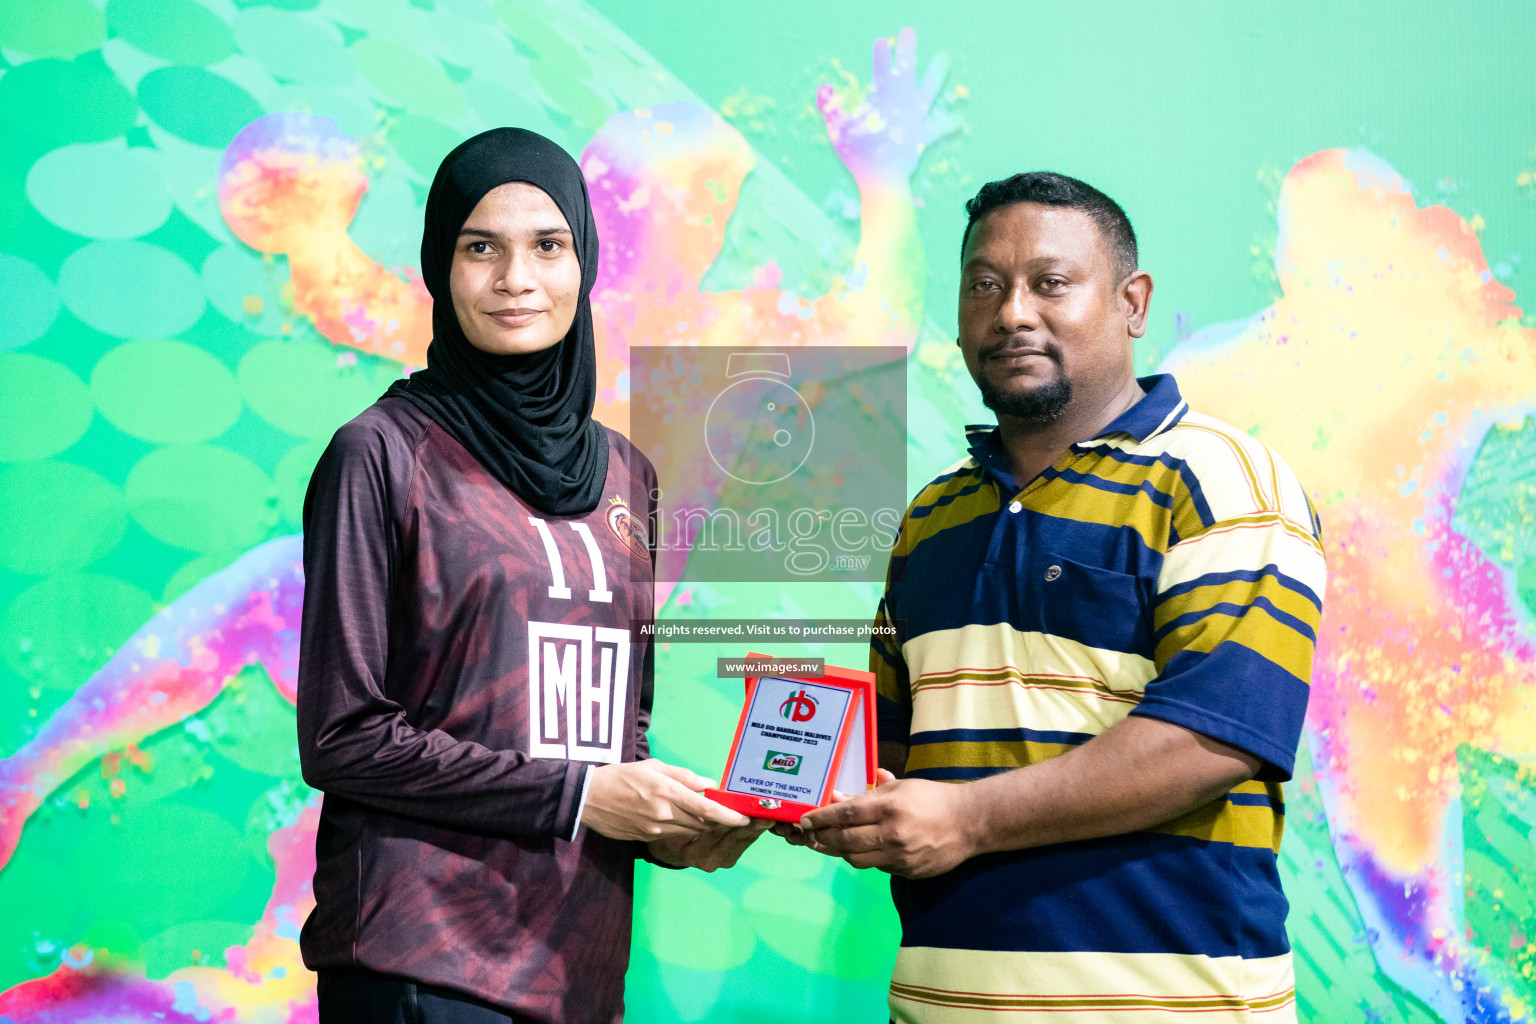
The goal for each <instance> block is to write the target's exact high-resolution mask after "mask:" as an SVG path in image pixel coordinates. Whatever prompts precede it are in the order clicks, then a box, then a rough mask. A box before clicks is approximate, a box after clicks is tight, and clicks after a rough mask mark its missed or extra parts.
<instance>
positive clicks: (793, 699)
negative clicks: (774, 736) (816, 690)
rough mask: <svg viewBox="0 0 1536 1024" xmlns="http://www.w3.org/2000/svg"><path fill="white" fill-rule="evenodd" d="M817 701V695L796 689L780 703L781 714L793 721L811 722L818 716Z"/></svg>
mask: <svg viewBox="0 0 1536 1024" xmlns="http://www.w3.org/2000/svg"><path fill="white" fill-rule="evenodd" d="M816 703H817V701H816V698H815V697H812V696H811V695H810V694H808V693H806V692H805V691H804V690H796V691H795V692H794V693H792V694H790V695H789V699H788V700H786V701H785V702H784V703H782V704H780V705H779V715H780V716H781V717H783V718H787V719H789V720H790V721H791V722H809V721H810V720H811V719H813V718H815V717H816Z"/></svg>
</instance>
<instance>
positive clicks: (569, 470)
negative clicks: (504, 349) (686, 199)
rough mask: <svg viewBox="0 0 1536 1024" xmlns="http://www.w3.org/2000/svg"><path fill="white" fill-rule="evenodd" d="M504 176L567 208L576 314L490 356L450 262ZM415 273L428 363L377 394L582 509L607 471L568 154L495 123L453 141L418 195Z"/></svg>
mask: <svg viewBox="0 0 1536 1024" xmlns="http://www.w3.org/2000/svg"><path fill="white" fill-rule="evenodd" d="M509 181H522V182H527V183H528V184H530V185H534V186H537V187H538V188H541V189H543V190H544V191H545V192H546V193H548V194H549V197H550V198H551V199H553V200H554V201H555V205H556V206H558V207H559V208H560V212H561V213H563V214H564V215H565V220H566V223H567V224H569V225H570V227H571V234H572V236H573V238H574V242H575V247H576V259H577V260H578V261H579V262H580V263H581V295H580V297H579V298H578V299H577V302H576V319H575V320H573V321H572V322H571V329H570V330H569V331H567V332H566V335H565V337H564V338H563V339H561V341H560V342H558V343H557V344H555V345H552V346H551V347H549V348H547V349H545V350H543V351H542V352H531V353H528V354H525V355H492V354H491V353H488V352H482V351H481V350H480V349H477V348H475V346H474V345H472V344H470V342H469V339H468V338H466V337H465V336H464V330H463V328H462V327H460V326H459V318H458V316H457V315H455V313H454V311H453V296H452V295H451V294H450V293H449V290H448V270H449V267H450V266H451V265H452V263H453V252H454V248H455V247H456V246H457V244H458V238H459V229H460V228H462V227H463V226H464V222H465V221H466V220H468V219H469V215H470V213H471V212H472V211H473V210H474V208H475V205H476V204H477V203H479V202H480V200H481V199H482V198H483V197H484V196H485V194H486V193H487V192H489V191H491V189H493V188H496V187H497V186H498V185H505V184H506V183H507V182H509ZM421 276H422V280H423V281H424V282H425V284H426V286H427V291H429V292H430V293H431V294H432V344H431V346H430V347H429V348H428V349H427V368H426V369H425V370H420V371H418V372H416V373H414V374H412V375H411V376H410V377H409V378H407V379H406V380H401V381H396V382H395V384H394V386H393V387H391V388H390V389H389V391H388V392H387V394H389V395H399V396H400V397H402V398H405V399H408V400H409V401H411V402H414V403H415V404H416V405H418V406H420V407H421V408H422V410H423V411H425V412H426V414H427V415H428V416H430V417H432V419H433V420H435V421H436V422H437V424H438V425H439V426H441V427H442V428H443V429H444V430H446V431H447V432H448V433H449V434H451V435H453V437H454V438H455V439H456V440H458V442H459V443H460V444H462V445H463V446H464V447H465V448H467V449H468V450H469V452H470V453H471V454H472V455H474V456H475V458H476V459H478V460H480V463H481V465H483V466H484V467H485V468H486V470H487V471H488V472H489V473H490V474H491V475H492V476H493V477H495V478H496V479H497V480H500V481H501V482H502V483H503V484H505V485H506V486H507V488H508V489H509V490H511V491H512V492H513V493H514V494H516V495H517V496H518V497H520V498H522V499H523V500H524V501H526V502H528V504H530V505H533V506H534V507H535V508H538V509H539V510H541V511H543V512H544V513H546V514H548V515H554V516H569V515H584V514H586V513H588V512H590V511H592V510H593V509H594V508H596V507H597V503H598V501H599V500H601V498H602V491H603V481H604V479H606V477H607V474H608V434H607V432H606V431H605V430H604V429H603V427H602V426H601V424H599V423H598V422H597V421H596V420H594V419H593V418H592V407H593V405H594V404H595V403H596V400H597V349H596V344H595V342H594V340H593V335H592V303H591V296H592V284H593V282H594V281H595V280H596V279H597V226H596V224H594V223H593V219H592V204H591V203H590V202H589V201H588V199H587V183H586V179H584V178H583V177H582V175H581V168H580V167H578V166H576V161H574V160H572V159H571V157H570V155H569V154H567V153H566V152H565V150H563V149H561V148H560V147H559V146H557V145H555V144H554V143H553V142H551V141H549V140H548V139H546V138H545V137H544V136H542V135H537V134H535V133H533V132H530V131H525V130H523V129H521V128H493V129H492V130H490V131H488V132H482V133H481V134H479V135H476V136H475V137H474V138H472V139H469V140H468V141H466V142H464V143H462V144H460V145H459V147H458V148H457V149H455V150H454V151H453V152H452V153H449V154H448V156H447V157H445V158H444V159H443V164H442V166H441V167H439V168H438V169H437V177H435V178H434V179H432V190H431V191H430V192H428V193H427V216H426V225H425V227H424V229H423V231H422V235H421Z"/></svg>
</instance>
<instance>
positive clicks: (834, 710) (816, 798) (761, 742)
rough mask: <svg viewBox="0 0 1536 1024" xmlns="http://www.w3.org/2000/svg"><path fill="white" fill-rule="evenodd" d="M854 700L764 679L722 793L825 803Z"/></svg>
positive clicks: (834, 691)
mask: <svg viewBox="0 0 1536 1024" xmlns="http://www.w3.org/2000/svg"><path fill="white" fill-rule="evenodd" d="M852 698H853V693H852V691H849V690H844V689H840V688H838V687H835V686H819V685H817V684H816V683H806V682H801V681H800V680H798V679H777V678H774V677H772V676H764V677H762V678H761V679H759V680H758V681H757V689H756V690H755V691H753V694H752V705H751V707H749V708H748V709H747V722H746V725H745V726H744V727H743V728H742V730H741V744H740V746H738V747H737V748H736V757H735V759H734V760H733V761H732V762H731V764H730V766H729V767H728V768H727V769H726V778H725V784H724V785H723V786H721V787H720V788H722V789H724V790H726V791H728V792H731V793H739V794H741V795H743V796H755V797H760V798H761V797H767V798H771V799H774V800H785V801H793V802H795V803H800V804H815V803H819V802H820V800H821V794H822V793H823V792H824V791H825V789H826V786H827V776H828V774H829V773H830V772H831V770H832V756H833V754H834V753H835V752H836V750H837V737H838V735H839V734H840V733H841V732H842V729H843V718H844V716H845V715H846V714H847V713H848V703H849V701H850V700H852ZM860 788H862V786H861V787H860ZM855 792H857V790H855Z"/></svg>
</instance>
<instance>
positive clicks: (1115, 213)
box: [960, 171, 1136, 279]
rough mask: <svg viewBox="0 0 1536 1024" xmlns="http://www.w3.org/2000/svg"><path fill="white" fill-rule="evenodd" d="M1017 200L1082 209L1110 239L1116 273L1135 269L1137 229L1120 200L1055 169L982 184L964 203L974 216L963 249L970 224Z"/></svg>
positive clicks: (1122, 273) (961, 242)
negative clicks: (1118, 201) (1058, 172)
mask: <svg viewBox="0 0 1536 1024" xmlns="http://www.w3.org/2000/svg"><path fill="white" fill-rule="evenodd" d="M1014 203H1039V204H1040V205H1042V206H1065V207H1067V208H1069V209H1073V210H1082V211H1083V212H1084V213H1086V214H1088V216H1090V217H1092V218H1093V221H1094V223H1095V224H1097V225H1098V226H1099V231H1100V232H1102V233H1103V235H1104V238H1105V239H1106V240H1107V241H1108V242H1109V244H1110V248H1111V255H1112V257H1113V259H1114V265H1115V276H1116V277H1117V278H1120V279H1124V277H1125V276H1126V275H1127V274H1129V273H1130V272H1131V271H1133V270H1135V269H1136V232H1135V231H1133V230H1132V229H1131V219H1130V218H1129V217H1127V216H1126V215H1125V211H1124V210H1122V209H1120V204H1119V203H1117V202H1115V201H1114V200H1113V199H1111V198H1109V196H1107V195H1105V194H1104V193H1103V192H1100V191H1099V190H1098V189H1096V188H1094V187H1093V186H1092V185H1090V184H1088V183H1087V182H1086V181H1078V180H1077V179H1076V178H1069V177H1067V176H1066V175H1065V174H1057V173H1056V172H1055V171H1029V172H1028V173H1025V174H1015V175H1014V176H1013V177H1011V178H1004V179H1002V180H1001V181H989V182H987V183H986V184H985V185H983V186H981V191H980V192H977V193H976V195H975V197H974V198H972V199H971V200H970V201H969V202H967V203H966V204H965V212H966V213H968V214H970V217H971V219H970V221H969V222H968V223H967V224H966V225H965V235H964V236H963V237H962V238H961V239H960V251H961V252H962V253H963V252H964V251H965V243H966V242H968V241H970V238H971V228H973V227H975V226H976V222H977V221H979V220H981V218H983V217H985V216H986V215H987V214H989V213H991V212H992V211H993V210H995V209H997V208H998V207H999V206H1011V205H1012V204H1014Z"/></svg>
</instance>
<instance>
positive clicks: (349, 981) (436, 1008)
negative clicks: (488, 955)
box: [319, 970, 527, 1024]
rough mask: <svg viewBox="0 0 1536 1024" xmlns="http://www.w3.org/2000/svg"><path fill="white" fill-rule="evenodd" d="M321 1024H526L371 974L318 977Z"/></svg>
mask: <svg viewBox="0 0 1536 1024" xmlns="http://www.w3.org/2000/svg"><path fill="white" fill-rule="evenodd" d="M319 994H320V1024H527V1018H526V1017H518V1016H514V1015H513V1014H510V1013H508V1012H507V1011H506V1010H503V1009H501V1008H499V1007H496V1006H492V1005H491V1004H490V1003H487V1002H484V1001H482V1000H479V999H476V998H475V997H474V996H468V995H464V994H463V993H462V992H454V991H452V990H451V989H446V988H438V987H437V986H436V985H425V984H422V983H421V982H419V981H411V980H410V979H409V978H397V977H394V976H393V975H389V974H375V973H373V972H372V971H363V970H340V971H331V970H327V971H321V972H320V981H319Z"/></svg>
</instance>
